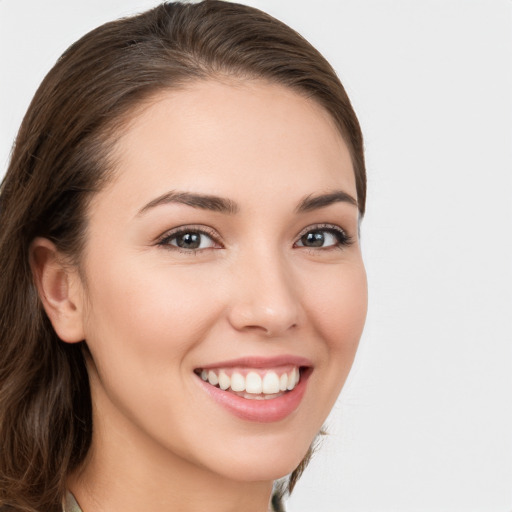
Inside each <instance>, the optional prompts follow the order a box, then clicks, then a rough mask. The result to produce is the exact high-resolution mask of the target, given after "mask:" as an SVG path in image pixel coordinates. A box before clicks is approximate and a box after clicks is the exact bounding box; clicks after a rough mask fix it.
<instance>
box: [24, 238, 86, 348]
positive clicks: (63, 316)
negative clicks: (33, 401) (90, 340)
mask: <svg viewBox="0 0 512 512" xmlns="http://www.w3.org/2000/svg"><path fill="white" fill-rule="evenodd" d="M30 266H31V268H32V274H33V276H34V280H35V283H36V286H37V291H38V292H39V297H40V298H41V301H42V303H43V307H44V309H45V311H46V314H47V315H48V318H49V319H50V322H51V323H52V325H53V328H54V329H55V332H56V333H57V335H58V336H59V338H60V339H61V340H62V341H65V342H67V343H77V342H79V341H82V340H83V339H84V326H83V289H82V282H81V280H80V276H79V275H78V272H77V271H76V269H74V268H73V267H71V266H70V265H66V264H65V259H64V258H63V257H62V255H61V254H60V253H59V251H58V250H57V248H56V247H55V244H53V243H52V242H50V240H48V239H46V238H40V237H38V238H36V239H34V241H33V242H32V244H31V245H30Z"/></svg>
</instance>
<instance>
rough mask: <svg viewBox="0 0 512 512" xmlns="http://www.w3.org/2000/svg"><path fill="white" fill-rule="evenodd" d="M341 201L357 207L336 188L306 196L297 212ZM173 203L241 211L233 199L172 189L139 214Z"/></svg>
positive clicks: (226, 211)
mask: <svg viewBox="0 0 512 512" xmlns="http://www.w3.org/2000/svg"><path fill="white" fill-rule="evenodd" d="M340 202H341V203H348V204H350V205H352V206H355V207H357V201H356V200H355V199H354V198H353V197H352V196H351V195H350V194H347V193H346V192H344V191H343V190H335V191H334V192H329V193H327V194H321V195H317V196H313V195H309V196H306V197H305V198H304V199H302V200H301V201H300V202H299V204H298V206H297V208H296V212H297V213H305V212H309V211H312V210H317V209H320V208H325V207H327V206H330V205H331V204H334V203H340ZM171 203H178V204H184V205H187V206H191V207H193V208H199V209H201V210H210V211H214V212H218V213H226V214H230V215H233V214H235V213H238V211H239V207H238V205H237V204H236V203H235V202H234V201H232V200H231V199H226V198H224V197H219V196H213V195H206V194H195V193H192V192H178V191H170V192H166V193H165V194H162V195H161V196H158V197H157V198H155V199H153V200H152V201H150V202H149V203H147V204H146V205H145V206H143V207H142V208H141V209H140V210H139V212H138V213H137V215H142V214H143V213H145V212H146V211H148V210H151V209H152V208H155V207H157V206H160V205H164V204H171Z"/></svg>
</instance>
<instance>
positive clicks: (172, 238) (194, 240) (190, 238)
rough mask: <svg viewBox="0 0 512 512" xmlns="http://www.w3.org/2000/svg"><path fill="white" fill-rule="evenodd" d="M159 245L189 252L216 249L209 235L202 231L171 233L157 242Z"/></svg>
mask: <svg viewBox="0 0 512 512" xmlns="http://www.w3.org/2000/svg"><path fill="white" fill-rule="evenodd" d="M159 245H163V246H166V247H170V248H172V247H177V248H179V249H183V250H189V251H197V250H201V249H209V248H211V247H216V243H215V241H214V240H213V238H212V237H211V236H210V235H208V234H206V233H203V232H202V231H192V230H187V231H180V232H177V233H176V232H175V233H171V234H170V235H169V236H166V237H165V238H164V239H163V240H162V241H161V242H159Z"/></svg>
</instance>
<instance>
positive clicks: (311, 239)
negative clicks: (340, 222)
mask: <svg viewBox="0 0 512 512" xmlns="http://www.w3.org/2000/svg"><path fill="white" fill-rule="evenodd" d="M349 243H350V237H349V236H348V235H347V234H346V233H345V232H344V231H343V230H342V229H341V228H335V227H332V228H331V227H329V228H322V229H320V228H318V229H311V230H309V231H308V232H306V233H304V234H303V235H302V236H301V237H300V238H299V240H298V241H297V243H296V246H298V247H309V248H319V249H322V248H327V247H341V246H344V245H348V244H349Z"/></svg>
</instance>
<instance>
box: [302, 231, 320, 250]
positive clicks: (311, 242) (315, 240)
mask: <svg viewBox="0 0 512 512" xmlns="http://www.w3.org/2000/svg"><path fill="white" fill-rule="evenodd" d="M300 241H301V243H302V245H303V246H304V247H323V245H324V243H325V234H324V232H323V231H312V232H310V233H306V234H305V235H304V236H301V237H300Z"/></svg>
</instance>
